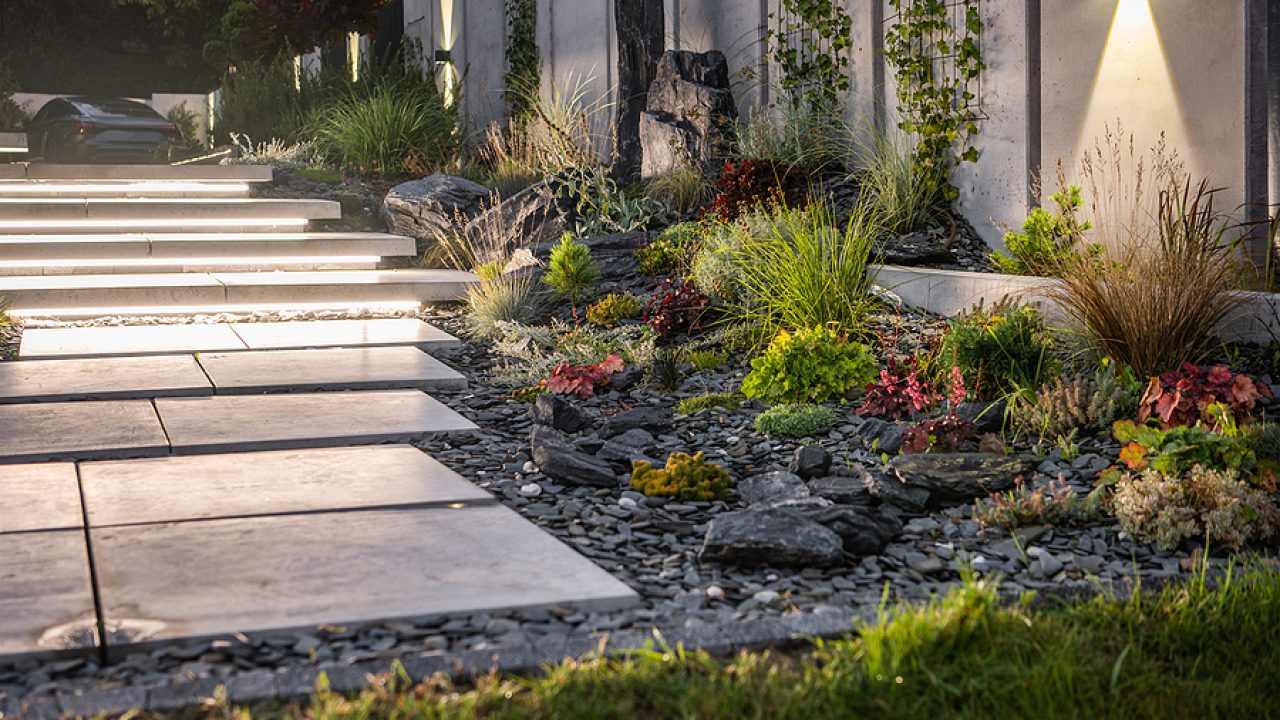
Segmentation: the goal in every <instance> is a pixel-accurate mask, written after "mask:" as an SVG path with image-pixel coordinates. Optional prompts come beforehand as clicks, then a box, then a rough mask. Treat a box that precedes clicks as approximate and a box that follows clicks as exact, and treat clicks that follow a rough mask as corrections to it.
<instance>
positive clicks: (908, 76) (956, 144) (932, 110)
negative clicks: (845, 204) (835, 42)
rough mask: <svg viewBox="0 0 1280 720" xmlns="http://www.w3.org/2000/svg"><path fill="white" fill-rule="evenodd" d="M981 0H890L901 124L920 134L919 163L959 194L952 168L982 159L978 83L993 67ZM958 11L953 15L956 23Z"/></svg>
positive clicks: (888, 51)
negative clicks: (977, 138) (985, 50)
mask: <svg viewBox="0 0 1280 720" xmlns="http://www.w3.org/2000/svg"><path fill="white" fill-rule="evenodd" d="M979 2H980V0H889V4H890V5H891V6H892V7H893V8H894V10H896V11H897V13H898V15H897V17H896V18H895V19H894V20H893V22H892V23H891V24H890V26H889V28H888V30H887V31H886V32H885V36H884V48H885V50H884V53H885V59H887V60H888V61H889V64H890V65H892V66H893V68H894V70H895V79H896V85H897V91H898V113H899V115H900V116H901V118H902V119H901V122H900V123H899V126H900V127H901V128H902V129H903V130H904V131H906V132H908V133H910V134H911V135H913V136H915V138H916V142H917V144H916V150H915V165H916V169H917V171H919V172H922V173H929V174H931V175H933V176H935V177H938V178H939V179H940V182H942V183H944V185H945V188H944V193H945V194H946V196H947V198H948V199H952V200H953V199H955V197H956V195H957V194H958V191H957V190H956V188H955V186H953V185H951V183H950V181H949V179H948V178H949V176H950V172H951V169H952V168H953V167H955V165H957V164H958V163H960V162H976V161H977V159H978V149H977V148H976V147H974V146H973V138H974V135H976V134H977V132H978V125H977V122H976V119H975V118H976V115H977V110H978V108H977V102H976V100H977V97H976V95H975V94H974V92H973V91H972V85H973V83H974V81H976V80H977V79H978V76H979V75H980V74H981V73H982V71H983V70H984V69H986V65H984V64H983V62H982V49H981V47H980V46H979V43H978V38H979V36H980V35H981V33H982V16H981V12H980V10H979ZM953 13H954V20H953Z"/></svg>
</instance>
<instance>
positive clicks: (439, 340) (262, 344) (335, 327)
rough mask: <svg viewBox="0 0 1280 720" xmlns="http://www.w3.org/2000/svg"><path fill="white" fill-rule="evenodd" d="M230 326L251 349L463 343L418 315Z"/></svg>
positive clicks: (451, 345)
mask: <svg viewBox="0 0 1280 720" xmlns="http://www.w3.org/2000/svg"><path fill="white" fill-rule="evenodd" d="M231 327H232V328H234V329H235V331H236V334H237V335H239V336H240V338H241V339H242V340H244V343H245V345H246V346H248V347H249V349H251V350H281V349H287V348H309V347H314V348H322V347H358V346H370V347H371V346H380V345H415V346H417V347H420V348H422V349H423V350H427V351H430V350H444V349H451V348H457V347H461V346H462V342H461V341H460V340H458V339H457V338H455V337H454V336H452V335H450V334H448V333H446V332H444V331H443V330H440V329H439V328H436V327H434V326H432V325H428V324H427V323H425V322H422V321H421V320H418V319H417V318H386V319H381V320H313V321H303V322H272V323H234V324H233V325H232V326H231Z"/></svg>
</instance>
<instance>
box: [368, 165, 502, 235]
mask: <svg viewBox="0 0 1280 720" xmlns="http://www.w3.org/2000/svg"><path fill="white" fill-rule="evenodd" d="M488 197H489V188H487V187H485V186H483V185H480V184H477V183H474V182H471V181H470V180H467V179H465V178H460V177H454V176H452V175H445V174H444V173H436V174H434V175H429V176H427V177H424V178H421V179H418V180H410V181H409V182H404V183H400V184H399V185H396V186H395V187H393V188H391V190H390V192H388V193H387V197H386V199H385V200H383V202H382V219H383V220H384V221H386V223H387V229H388V230H389V231H390V232H391V233H392V234H394V235H403V236H405V237H411V238H414V239H416V240H417V241H418V252H419V253H421V252H423V251H424V250H426V249H427V248H429V247H431V246H432V245H434V244H435V242H436V239H437V238H438V237H439V236H441V235H447V234H449V233H452V232H455V231H457V229H458V226H459V224H460V223H459V220H461V222H462V223H466V222H467V221H469V220H470V219H471V218H472V217H474V216H475V215H476V214H477V213H479V212H480V210H481V208H482V206H483V205H484V202H485V200H486V199H487V198H488Z"/></svg>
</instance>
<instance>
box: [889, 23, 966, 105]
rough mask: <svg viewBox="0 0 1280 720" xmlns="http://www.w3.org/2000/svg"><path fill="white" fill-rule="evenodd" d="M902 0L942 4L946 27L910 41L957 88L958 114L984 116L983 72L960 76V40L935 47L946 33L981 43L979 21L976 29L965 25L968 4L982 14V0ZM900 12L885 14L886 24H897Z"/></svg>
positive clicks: (940, 74) (941, 75) (890, 25)
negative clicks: (945, 49) (946, 49)
mask: <svg viewBox="0 0 1280 720" xmlns="http://www.w3.org/2000/svg"><path fill="white" fill-rule="evenodd" d="M901 3H902V5H906V6H914V5H916V4H917V3H929V4H937V5H942V6H945V8H946V24H947V27H946V28H945V29H943V28H938V29H936V30H933V31H932V32H929V33H927V34H924V35H921V36H919V37H917V38H915V39H914V40H913V43H914V44H915V46H916V49H917V51H918V52H919V53H921V54H927V56H928V58H929V60H930V62H931V63H932V64H933V67H934V72H935V73H936V74H937V75H938V76H939V77H941V78H945V79H946V80H947V84H948V85H949V86H952V87H955V88H956V92H955V99H954V106H955V108H956V110H958V111H959V112H960V117H961V118H963V119H964V120H968V121H971V122H977V121H979V120H986V119H987V114H986V111H985V110H984V109H983V102H982V95H983V92H982V75H983V73H977V75H976V76H974V77H972V78H969V79H967V80H966V79H964V78H962V77H961V66H960V64H959V63H958V62H957V59H958V58H959V57H960V54H959V53H958V52H957V48H958V44H959V43H949V44H950V45H951V46H952V49H951V51H950V52H935V51H934V49H935V48H937V47H938V46H939V41H940V40H943V41H945V37H951V38H965V37H972V38H973V40H974V42H976V43H977V44H978V46H979V47H981V46H982V25H981V24H979V25H978V26H977V28H976V29H974V30H971V29H970V28H969V26H968V15H969V8H971V7H976V8H977V10H978V13H979V15H981V14H982V13H983V10H984V7H983V6H984V4H985V3H984V0H901ZM903 15H904V13H902V12H898V13H895V14H893V15H889V16H886V17H885V18H884V25H885V27H892V26H894V25H897V24H899V23H900V22H901V21H902V18H903ZM966 91H967V92H969V93H971V94H972V95H973V97H972V98H965V97H964V95H963V93H964V92H966Z"/></svg>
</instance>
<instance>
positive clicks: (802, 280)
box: [695, 203, 882, 337]
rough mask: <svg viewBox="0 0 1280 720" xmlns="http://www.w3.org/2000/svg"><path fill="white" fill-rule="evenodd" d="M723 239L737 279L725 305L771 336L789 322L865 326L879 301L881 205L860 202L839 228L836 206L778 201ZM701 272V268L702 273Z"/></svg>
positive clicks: (854, 330) (848, 328)
mask: <svg viewBox="0 0 1280 720" xmlns="http://www.w3.org/2000/svg"><path fill="white" fill-rule="evenodd" d="M726 230H727V232H729V233H730V234H732V235H733V238H732V240H730V241H727V242H724V243H723V247H724V248H727V252H728V253H729V255H728V260H729V261H730V263H731V265H732V266H733V271H732V272H729V273H721V274H722V275H724V276H725V277H727V278H731V279H730V282H733V283H736V284H737V285H738V287H737V288H736V290H735V291H729V292H725V293H718V292H717V294H723V295H724V296H725V297H726V298H733V299H734V300H732V301H731V302H730V303H729V307H728V308H727V310H726V316H727V318H728V319H729V320H731V321H738V322H744V323H747V324H750V325H754V326H757V327H759V328H761V330H762V331H763V334H764V337H769V336H771V335H773V334H774V333H776V332H777V331H779V330H782V329H794V328H804V327H814V326H817V325H826V324H828V323H835V324H837V325H839V326H840V327H841V328H842V329H843V330H844V332H846V333H850V334H858V333H860V332H861V331H862V325H863V321H864V319H865V317H866V315H867V313H868V312H870V310H871V309H872V307H873V306H874V304H875V301H874V300H873V298H872V297H871V295H870V294H869V293H868V290H869V288H870V286H871V283H872V281H873V276H872V273H871V269H870V264H871V263H872V262H873V260H872V254H873V248H874V247H875V244H876V242H877V240H879V238H880V236H881V234H882V228H881V226H880V222H879V220H878V217H877V215H876V213H875V211H874V208H873V207H872V206H871V204H869V203H859V204H858V205H857V206H856V207H855V208H854V210H853V212H852V215H851V217H850V219H849V223H848V225H846V226H845V228H844V229H843V230H842V229H839V228H837V227H836V221H835V218H834V216H833V215H832V212H831V209H830V208H829V207H827V206H825V205H813V206H810V207H808V208H805V209H800V210H797V209H791V208H785V207H778V208H774V211H773V213H772V215H769V216H767V217H765V218H761V219H757V220H756V221H754V222H751V223H747V224H741V223H735V224H732V225H729V226H728V228H727V229H726ZM697 275H698V272H697V270H695V277H697Z"/></svg>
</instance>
